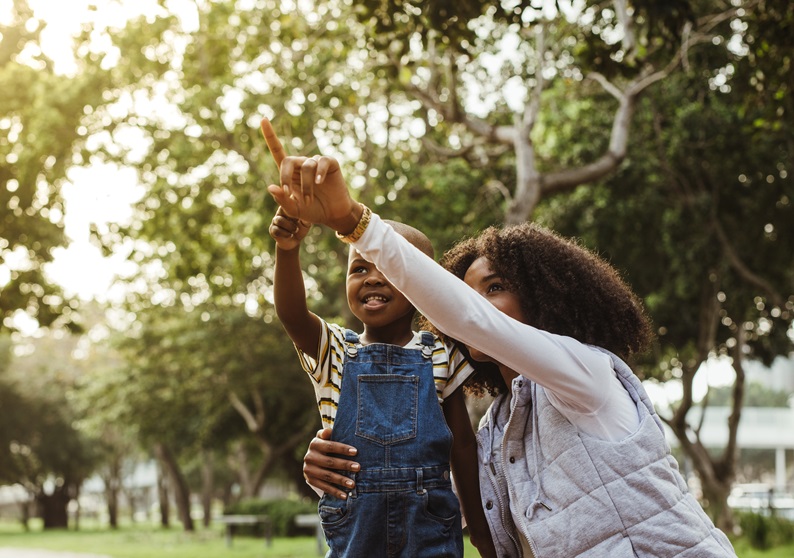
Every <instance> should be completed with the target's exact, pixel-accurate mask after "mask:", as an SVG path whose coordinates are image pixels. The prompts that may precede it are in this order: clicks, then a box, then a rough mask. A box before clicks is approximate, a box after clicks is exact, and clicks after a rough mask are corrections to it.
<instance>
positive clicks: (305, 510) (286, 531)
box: [223, 499, 317, 537]
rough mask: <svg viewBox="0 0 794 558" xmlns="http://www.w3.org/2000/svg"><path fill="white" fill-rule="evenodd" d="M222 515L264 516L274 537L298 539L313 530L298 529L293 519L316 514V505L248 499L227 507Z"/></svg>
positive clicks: (311, 503)
mask: <svg viewBox="0 0 794 558" xmlns="http://www.w3.org/2000/svg"><path fill="white" fill-rule="evenodd" d="M223 513H224V514H226V515H266V516H268V517H269V518H270V521H271V522H272V527H273V535H274V536H276V537H299V536H305V535H311V534H313V533H314V528H313V527H308V528H307V527H298V526H297V525H296V524H295V517H296V516H298V515H302V514H316V513H317V504H316V503H314V502H311V501H308V500H302V501H298V500H259V499H248V500H241V501H240V502H238V503H236V504H233V505H232V506H229V507H228V508H227V509H226V510H224V512H223ZM251 529H253V528H251ZM241 530H242V529H241Z"/></svg>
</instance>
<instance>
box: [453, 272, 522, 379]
mask: <svg viewBox="0 0 794 558" xmlns="http://www.w3.org/2000/svg"><path fill="white" fill-rule="evenodd" d="M463 280H464V281H465V282H466V284H467V285H468V286H470V287H471V288H473V289H474V290H475V291H477V292H478V293H479V294H480V295H482V296H484V297H485V299H486V300H487V301H488V302H490V303H491V304H493V305H494V306H495V307H496V308H497V309H498V310H500V311H502V312H504V313H505V314H507V315H508V316H510V317H511V318H513V319H515V320H518V321H519V322H523V323H527V321H526V318H525V316H524V312H523V310H522V309H521V300H520V299H519V298H518V295H517V294H515V293H513V292H511V291H509V290H508V288H507V284H506V282H505V281H504V279H503V278H502V277H501V276H500V275H497V274H496V272H494V271H493V270H492V269H491V262H490V261H488V258H486V257H485V256H481V257H480V258H478V259H476V260H474V262H473V263H472V264H471V266H470V267H469V269H468V270H466V275H464V276H463ZM467 348H468V349H469V352H470V353H471V358H473V359H474V360H479V361H483V362H487V361H491V362H497V361H496V360H495V359H493V358H491V357H489V356H488V355H484V354H483V353H481V352H480V351H478V350H477V349H473V348H471V347H467ZM497 364H498V362H497Z"/></svg>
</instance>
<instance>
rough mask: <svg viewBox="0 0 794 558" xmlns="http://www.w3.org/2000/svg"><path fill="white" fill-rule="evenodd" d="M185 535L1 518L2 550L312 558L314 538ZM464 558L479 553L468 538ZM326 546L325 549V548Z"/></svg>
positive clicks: (216, 531) (217, 531)
mask: <svg viewBox="0 0 794 558" xmlns="http://www.w3.org/2000/svg"><path fill="white" fill-rule="evenodd" d="M197 529H198V530H197V531H196V532H195V533H185V532H183V531H181V530H180V528H179V527H177V526H175V527H172V528H171V529H169V530H167V531H166V530H163V529H161V528H159V527H154V526H144V525H135V526H123V527H122V528H120V529H118V530H117V531H111V530H109V529H108V528H106V527H99V528H96V527H93V526H86V527H81V529H80V530H79V531H72V530H70V531H46V532H45V531H42V530H41V528H40V527H39V526H38V524H37V523H36V522H31V531H30V532H28V533H26V532H24V531H23V530H22V528H21V526H20V525H19V524H18V523H11V522H7V523H2V522H0V548H39V549H45V550H64V551H70V552H84V553H87V554H101V555H107V556H111V557H112V558H160V557H162V558H316V557H317V556H319V554H318V552H317V540H316V539H315V538H314V537H297V538H279V537H277V538H274V539H273V544H272V546H270V547H267V546H265V541H264V539H261V538H252V537H237V536H235V537H234V539H233V541H232V546H231V547H228V546H227V545H226V538H225V535H224V530H223V527H222V526H220V525H218V526H214V527H211V528H209V529H202V528H200V527H197ZM466 544H467V547H466V551H465V556H466V558H476V557H477V556H479V555H478V554H477V552H476V551H475V550H474V548H473V547H472V546H470V545H469V544H468V541H466ZM324 550H325V548H323V551H324Z"/></svg>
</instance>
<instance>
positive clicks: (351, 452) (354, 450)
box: [347, 448, 358, 455]
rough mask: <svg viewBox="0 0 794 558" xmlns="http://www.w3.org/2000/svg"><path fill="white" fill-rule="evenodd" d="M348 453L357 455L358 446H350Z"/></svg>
mask: <svg viewBox="0 0 794 558" xmlns="http://www.w3.org/2000/svg"><path fill="white" fill-rule="evenodd" d="M347 453H349V454H350V455H356V454H357V453H358V450H357V449H356V448H350V449H348V450H347Z"/></svg>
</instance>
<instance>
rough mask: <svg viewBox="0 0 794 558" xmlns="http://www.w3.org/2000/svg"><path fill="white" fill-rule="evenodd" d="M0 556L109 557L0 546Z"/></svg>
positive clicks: (8, 557) (14, 557) (48, 557)
mask: <svg viewBox="0 0 794 558" xmlns="http://www.w3.org/2000/svg"><path fill="white" fill-rule="evenodd" d="M0 558H110V556H106V555H100V554H78V553H76V552H59V551H56V550H36V549H35V548H0Z"/></svg>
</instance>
